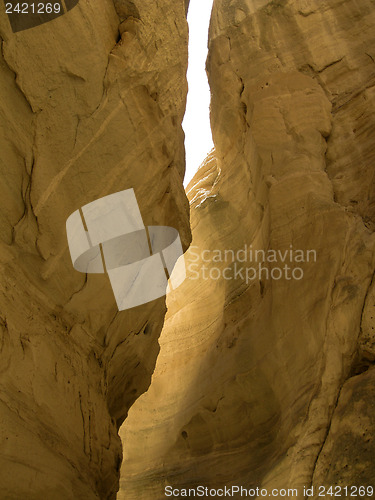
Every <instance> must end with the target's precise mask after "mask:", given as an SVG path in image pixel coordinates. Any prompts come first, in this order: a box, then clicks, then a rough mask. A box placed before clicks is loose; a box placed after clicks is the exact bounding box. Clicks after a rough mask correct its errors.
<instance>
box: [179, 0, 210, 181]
mask: <svg viewBox="0 0 375 500" xmlns="http://www.w3.org/2000/svg"><path fill="white" fill-rule="evenodd" d="M212 2H213V0H190V6H189V13H188V22H189V68H188V73H187V78H188V83H189V93H188V96H187V106H186V113H185V118H184V121H183V124H182V126H183V128H184V131H185V149H186V174H185V180H184V185H185V186H187V185H188V183H189V182H190V180H191V179H192V178H193V176H194V174H195V173H196V171H197V170H198V168H199V166H200V165H201V163H202V162H203V160H204V159H205V158H206V156H207V154H208V153H209V152H210V151H211V149H212V148H213V147H214V146H213V142H212V134H211V127H210V116H209V107H210V89H209V86H208V81H207V75H206V70H205V64H206V58H207V41H208V28H209V24H210V17H211V10H212Z"/></svg>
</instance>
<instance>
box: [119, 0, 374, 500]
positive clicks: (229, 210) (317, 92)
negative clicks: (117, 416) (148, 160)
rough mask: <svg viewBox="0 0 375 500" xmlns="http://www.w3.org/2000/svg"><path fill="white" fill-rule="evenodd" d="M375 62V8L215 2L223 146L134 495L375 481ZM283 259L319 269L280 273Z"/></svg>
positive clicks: (155, 390) (166, 335) (129, 464)
mask: <svg viewBox="0 0 375 500" xmlns="http://www.w3.org/2000/svg"><path fill="white" fill-rule="evenodd" d="M374 60H375V9H374V2H373V1H370V0H363V1H360V2H359V1H355V0H348V1H344V2H343V1H341V0H340V1H338V0H324V1H321V0H320V1H314V0H313V1H309V2H306V1H304V0H290V1H287V0H285V1H277V0H274V1H271V2H270V1H265V0H258V1H256V0H254V1H250V0H247V1H245V0H235V1H232V2H228V1H226V0H215V2H214V9H213V16H212V21H211V27H210V37H209V57H208V65H207V67H208V74H209V80H210V85H211V91H212V103H211V122H212V128H213V135H214V143H215V148H216V149H215V152H214V153H212V154H211V155H210V156H209V157H208V158H207V160H206V161H205V163H204V164H203V165H202V167H201V168H200V170H199V171H198V173H197V174H196V176H195V178H194V179H193V181H192V182H191V184H190V186H189V188H188V197H189V199H190V207H191V225H192V233H193V241H192V246H191V248H190V249H189V250H188V252H187V254H186V264H187V268H188V278H187V280H186V281H185V283H184V284H183V285H182V287H181V288H180V289H178V290H177V291H176V292H174V293H173V294H172V295H171V296H170V298H169V299H168V302H167V307H168V313H167V317H166V322H165V325H164V329H163V332H162V335H161V338H160V345H161V352H160V354H159V357H158V361H157V365H156V370H155V373H154V375H153V379H152V383H151V386H150V388H149V390H148V392H147V393H145V394H144V395H143V396H141V398H139V400H138V401H137V402H136V404H135V405H134V406H133V407H132V409H131V411H130V414H129V417H128V420H127V421H126V423H125V425H124V426H123V428H122V431H121V432H122V437H123V440H124V443H125V451H124V453H125V460H124V463H123V469H122V480H121V490H120V493H119V495H118V498H119V499H122V498H126V499H133V498H134V499H136V498H137V499H159V498H160V499H161V498H165V497H164V488H165V486H166V485H172V486H173V487H176V488H183V487H185V488H187V487H196V486H198V485H204V486H209V487H215V488H218V487H223V486H224V485H227V486H231V485H242V486H244V487H247V488H251V487H260V486H263V487H265V488H268V489H269V490H271V489H272V488H296V489H298V490H299V493H300V495H302V492H303V487H304V486H310V485H311V484H314V485H315V486H317V485H320V484H326V485H329V484H330V483H331V484H332V483H337V484H344V483H345V484H358V485H359V484H361V482H362V481H363V482H365V483H366V484H371V483H372V484H374V482H375V469H374V467H373V459H372V458H371V457H373V444H372V440H373V417H372V415H371V411H372V410H371V409H372V406H373V394H372V393H373V391H372V389H371V390H370V387H371V385H372V384H373V370H372V369H371V370H369V371H368V372H366V373H363V371H364V370H366V369H367V368H368V367H369V366H371V364H372V363H373V361H374V339H375V337H374V328H375V324H374V309H373V308H374V285H373V284H372V283H373V278H374V269H375V258H374V249H375V247H374V245H375V236H374V232H373V231H374V222H375V220H374V216H375V212H374V207H375V205H374V202H375V196H374V195H375V192H374V189H375V184H374V155H375V147H374V141H373V137H374V133H375V90H374V89H375V87H374V83H375V80H374V79H375V66H374ZM244 249H245V254H246V255H247V257H244V253H243V252H242V253H241V252H239V251H242V250H244ZM250 249H251V250H252V251H253V253H252V254H250ZM256 250H258V251H259V255H260V259H261V258H262V257H261V256H262V253H261V251H263V252H264V253H265V254H266V252H268V251H269V250H271V251H273V252H276V253H277V256H278V257H277V259H276V262H274V261H272V260H271V261H270V262H266V263H264V267H266V268H267V269H266V270H263V271H262V272H259V261H258V260H257V258H256V254H255V251H256ZM291 250H293V251H294V250H296V251H297V250H299V251H300V252H301V253H298V255H299V258H298V259H297V257H296V254H292V255H291V254H290V253H289V252H290V251H291ZM309 251H310V252H311V251H312V252H311V253H309ZM313 252H315V254H314V253H313ZM267 255H268V254H267ZM314 255H316V258H314ZM283 256H286V258H285V259H284V258H283ZM301 256H304V257H303V258H302V257H301ZM307 256H310V258H308V257H307ZM285 263H287V264H288V265H289V266H290V268H291V269H296V268H301V269H302V272H303V277H301V275H300V271H298V273H297V274H296V276H294V277H292V278H290V275H289V278H288V277H287V276H286V274H285V273H284V274H282V276H281V277H279V274H278V272H277V271H276V274H274V278H273V279H271V278H270V277H269V276H267V273H266V271H267V270H268V271H269V273H271V272H272V269H274V268H277V267H281V268H284V264H285ZM241 268H244V271H243V273H242V275H241V273H240V272H239V271H238V270H239V269H241ZM247 268H249V269H252V268H256V269H258V273H257V274H255V275H254V273H253V271H249V275H246V269H247ZM354 375H355V377H354V378H352V377H353V376H354ZM340 393H341V396H340ZM339 396H340V397H339ZM339 436H343V442H342V443H341V442H339V441H340V440H341V437H339ZM370 462H371V463H372V466H370V465H369V464H370Z"/></svg>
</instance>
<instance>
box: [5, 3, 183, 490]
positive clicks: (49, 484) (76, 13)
mask: <svg viewBox="0 0 375 500" xmlns="http://www.w3.org/2000/svg"><path fill="white" fill-rule="evenodd" d="M0 37H1V40H0V41H1V54H0V128H1V134H0V170H1V171H0V178H1V184H0V208H1V209H0V231H1V242H0V263H1V279H0V327H1V328H0V353H1V354H0V356H1V363H0V373H1V377H0V421H1V425H0V497H1V498H2V499H4V500H5V499H6V500H11V499H17V500H18V499H21V498H22V499H28V500H41V499H42V498H46V499H51V500H60V499H61V500H68V499H71V500H78V499H84V500H91V499H99V498H100V499H111V498H115V495H116V491H117V489H118V475H119V468H120V464H121V454H122V451H121V442H120V439H119V437H118V435H117V429H118V426H119V425H120V424H121V423H122V422H123V420H124V418H125V417H126V415H127V412H128V409H129V407H130V406H131V405H132V403H133V402H134V401H135V400H136V399H137V397H138V396H139V395H140V394H141V393H142V392H143V391H145V390H146V389H147V387H148V385H149V383H150V377H151V374H152V372H153V370H154V365H155V361H156V357H157V354H158V351H159V346H158V341H157V339H158V336H159V334H160V331H161V327H162V324H163V320H164V314H165V299H164V298H163V299H160V300H158V301H154V302H153V303H151V304H149V305H146V306H141V307H139V308H136V309H133V310H130V311H124V312H121V313H120V312H118V310H117V306H116V302H115V299H114V295H113V293H112V290H111V287H110V283H109V280H108V277H107V276H105V275H92V274H90V275H87V276H86V275H85V274H80V273H78V272H76V271H75V270H74V269H73V267H72V262H71V259H70V255H69V250H68V244H67V239H66V231H65V222H66V219H67V218H68V216H69V215H70V214H71V213H73V212H74V211H75V210H77V209H79V208H80V207H82V206H83V205H85V204H87V203H89V202H91V201H94V200H96V199H98V198H101V197H103V196H105V195H107V194H110V193H114V192H117V191H121V190H123V189H128V188H134V190H135V194H136V197H137V200H138V203H139V206H140V210H141V213H142V217H143V221H144V223H145V225H169V226H172V227H175V228H177V229H178V230H179V232H180V235H181V238H182V240H183V245H184V247H185V249H186V247H187V245H188V243H189V241H190V229H189V222H188V202H187V200H186V196H185V193H184V191H183V186H182V179H183V174H184V146H183V132H182V129H181V121H182V118H183V113H184V108H185V99H186V91H187V85H186V78H185V73H186V66H187V23H186V19H185V3H184V2H183V0H181V1H169V0H162V1H159V2H157V3H155V2H151V1H147V2H145V1H141V0H139V1H138V0H134V1H125V0H115V1H114V2H113V1H112V0H90V1H89V2H87V1H86V0H81V1H80V2H79V4H78V5H77V6H76V7H74V8H73V9H72V10H71V11H70V12H69V13H67V14H65V15H63V16H61V17H59V18H57V19H55V20H53V21H50V22H47V23H45V24H43V25H40V26H37V27H34V28H32V29H28V30H25V31H20V32H18V33H13V32H12V31H11V27H10V24H9V21H8V18H7V15H6V14H5V5H4V3H3V2H1V4H0Z"/></svg>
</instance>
